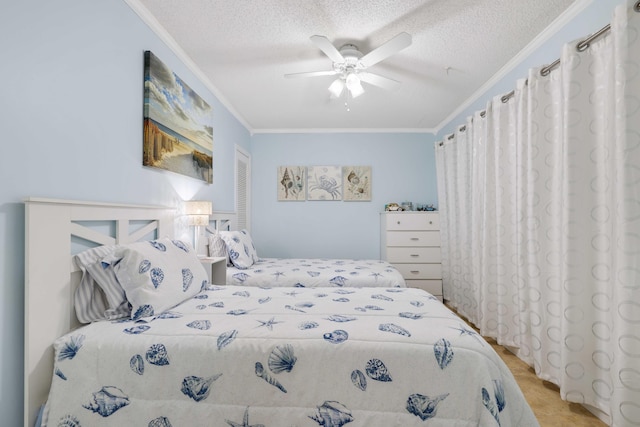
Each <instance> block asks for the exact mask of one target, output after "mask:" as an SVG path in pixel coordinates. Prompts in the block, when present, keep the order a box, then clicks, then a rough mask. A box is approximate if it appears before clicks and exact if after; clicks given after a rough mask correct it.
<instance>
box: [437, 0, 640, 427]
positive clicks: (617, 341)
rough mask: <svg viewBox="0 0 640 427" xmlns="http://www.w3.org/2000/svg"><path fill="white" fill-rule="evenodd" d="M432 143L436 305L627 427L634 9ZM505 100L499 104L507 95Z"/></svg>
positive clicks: (637, 356)
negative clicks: (438, 280) (439, 294)
mask: <svg viewBox="0 0 640 427" xmlns="http://www.w3.org/2000/svg"><path fill="white" fill-rule="evenodd" d="M632 6H633V2H631V1H629V2H627V4H625V5H621V6H619V7H618V8H617V9H616V12H615V14H614V17H613V19H612V22H611V31H610V32H609V33H607V34H606V35H605V36H603V37H601V38H600V39H598V40H596V41H594V42H593V43H592V44H591V46H590V47H589V48H588V49H586V50H584V51H579V50H578V49H577V45H578V42H575V43H570V44H568V45H566V46H565V47H564V50H563V52H562V55H561V62H560V66H559V67H558V68H556V69H554V70H553V71H551V72H550V73H549V74H548V75H546V76H543V75H541V73H540V71H541V69H532V70H530V72H529V75H528V79H527V80H526V81H524V80H523V81H520V82H518V84H517V86H516V89H515V90H514V93H513V95H512V96H510V97H506V98H505V100H504V102H503V99H501V97H496V98H495V99H492V100H491V102H489V103H488V105H487V108H486V113H485V114H481V113H476V114H475V115H474V116H473V118H470V119H469V120H468V121H467V123H466V125H465V126H464V129H462V128H461V129H459V130H458V131H456V132H455V133H454V134H453V135H452V136H451V137H450V138H447V139H446V140H445V141H444V142H443V144H436V161H437V173H438V191H439V200H440V203H439V207H440V210H441V217H442V238H443V243H442V247H443V268H444V270H445V271H444V274H443V277H444V295H445V299H447V300H448V301H449V303H450V304H451V305H452V306H453V307H455V308H456V309H457V310H458V311H459V312H460V313H461V314H462V315H464V316H466V317H467V318H468V319H469V320H470V321H472V322H473V323H474V324H476V325H477V326H478V327H479V328H480V331H481V333H482V334H483V335H485V336H490V337H494V338H496V339H497V341H498V342H500V343H501V344H504V345H508V346H510V347H511V348H512V349H514V351H516V353H517V354H518V356H519V357H521V358H522V359H523V360H525V361H526V362H528V363H529V364H531V365H532V366H533V367H534V369H535V371H536V373H537V375H538V376H540V377H541V378H543V379H545V380H548V381H551V382H553V383H555V384H557V385H558V386H559V387H560V393H561V396H562V398H564V399H566V400H569V401H573V402H578V403H584V404H588V405H591V406H593V407H595V408H597V409H599V410H600V411H602V412H603V413H604V414H607V415H608V416H609V417H610V425H613V426H625V427H626V426H640V13H634V12H632V11H631V7H632ZM507 98H508V99H507Z"/></svg>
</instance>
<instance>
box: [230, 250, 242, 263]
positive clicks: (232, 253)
mask: <svg viewBox="0 0 640 427" xmlns="http://www.w3.org/2000/svg"><path fill="white" fill-rule="evenodd" d="M239 256H240V253H239V252H236V251H234V250H233V249H229V258H231V260H232V261H233V260H236V259H238V257H239Z"/></svg>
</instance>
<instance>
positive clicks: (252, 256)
mask: <svg viewBox="0 0 640 427" xmlns="http://www.w3.org/2000/svg"><path fill="white" fill-rule="evenodd" d="M220 236H221V237H222V240H224V243H225V244H226V245H227V252H228V253H229V259H230V260H231V263H232V264H233V265H234V266H236V268H240V269H243V270H244V269H247V268H249V267H251V266H252V265H253V264H254V263H255V262H256V261H258V259H259V258H258V253H257V251H256V247H255V246H254V245H253V240H252V239H251V236H250V235H249V232H248V231H247V230H240V231H221V232H220Z"/></svg>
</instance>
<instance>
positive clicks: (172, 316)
mask: <svg viewBox="0 0 640 427" xmlns="http://www.w3.org/2000/svg"><path fill="white" fill-rule="evenodd" d="M180 317H182V313H177V312H175V311H165V312H164V313H162V314H159V315H158V316H157V317H156V319H178V318H180Z"/></svg>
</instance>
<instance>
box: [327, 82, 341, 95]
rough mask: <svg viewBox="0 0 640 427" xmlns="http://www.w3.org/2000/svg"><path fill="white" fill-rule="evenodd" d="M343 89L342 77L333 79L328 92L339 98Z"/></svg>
mask: <svg viewBox="0 0 640 427" xmlns="http://www.w3.org/2000/svg"><path fill="white" fill-rule="evenodd" d="M343 90H344V82H343V81H342V79H335V80H334V81H333V83H331V86H329V92H331V95H333V96H334V97H336V98H340V95H341V94H342V91H343Z"/></svg>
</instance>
